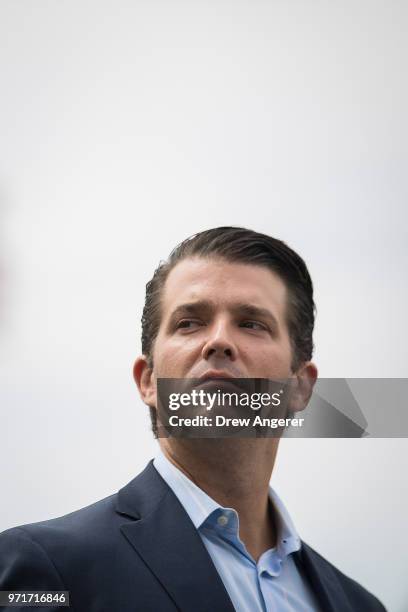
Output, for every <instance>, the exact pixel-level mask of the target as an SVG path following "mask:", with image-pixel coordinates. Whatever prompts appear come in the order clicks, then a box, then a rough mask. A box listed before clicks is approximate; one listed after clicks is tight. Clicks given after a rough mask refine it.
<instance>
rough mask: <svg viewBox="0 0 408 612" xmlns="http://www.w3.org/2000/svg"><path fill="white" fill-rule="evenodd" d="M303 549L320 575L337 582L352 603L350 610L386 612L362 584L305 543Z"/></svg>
mask: <svg viewBox="0 0 408 612" xmlns="http://www.w3.org/2000/svg"><path fill="white" fill-rule="evenodd" d="M302 548H303V552H304V553H305V554H306V556H307V557H308V558H309V559H310V560H312V563H313V565H314V566H315V568H316V571H317V572H318V573H319V575H320V574H321V573H322V572H323V573H324V575H325V576H326V577H328V578H329V580H330V579H331V582H332V583H333V582H334V581H335V582H337V584H338V585H339V587H340V588H341V589H342V591H343V593H344V594H345V596H346V598H347V600H348V602H349V603H350V609H351V610H353V612H354V610H356V611H357V610H364V612H386V609H385V607H384V606H383V604H382V603H381V602H380V601H379V600H378V599H377V597H375V595H373V594H372V593H370V592H369V591H367V589H365V588H364V587H363V586H362V585H361V584H359V583H358V582H356V581H355V580H353V579H352V578H350V577H349V576H347V575H346V574H344V573H343V572H342V571H340V570H339V569H338V568H337V567H335V566H334V565H333V564H332V563H330V561H328V560H327V559H325V558H324V557H323V556H322V555H321V554H319V553H318V552H317V551H316V550H314V549H313V548H312V547H311V546H309V545H308V544H306V543H305V542H303V546H302Z"/></svg>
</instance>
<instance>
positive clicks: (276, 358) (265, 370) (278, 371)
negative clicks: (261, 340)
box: [243, 345, 292, 378]
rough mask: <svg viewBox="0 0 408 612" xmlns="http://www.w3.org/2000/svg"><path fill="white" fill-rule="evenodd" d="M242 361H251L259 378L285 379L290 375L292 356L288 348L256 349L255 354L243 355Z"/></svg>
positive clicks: (276, 346)
mask: <svg viewBox="0 0 408 612" xmlns="http://www.w3.org/2000/svg"><path fill="white" fill-rule="evenodd" d="M243 359H244V360H247V361H249V360H251V361H252V363H253V364H254V366H255V368H254V369H255V371H256V372H257V373H258V374H257V375H258V376H259V377H260V378H287V377H288V376H289V375H290V374H291V362H292V355H291V350H290V347H289V346H288V347H283V346H278V345H275V346H270V345H269V346H267V347H264V348H261V347H257V350H256V351H255V352H252V351H249V352H247V353H245V355H243Z"/></svg>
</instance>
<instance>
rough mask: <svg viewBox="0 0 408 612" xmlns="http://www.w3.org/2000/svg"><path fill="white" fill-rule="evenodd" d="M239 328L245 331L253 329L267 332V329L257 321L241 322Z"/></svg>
mask: <svg viewBox="0 0 408 612" xmlns="http://www.w3.org/2000/svg"><path fill="white" fill-rule="evenodd" d="M240 326H241V327H244V328H245V329H253V330H254V331H268V327H267V326H266V325H265V324H264V323H260V322H259V321H243V322H242V323H241V324H240Z"/></svg>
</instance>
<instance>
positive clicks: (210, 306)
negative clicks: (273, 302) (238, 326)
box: [170, 300, 279, 329]
mask: <svg viewBox="0 0 408 612" xmlns="http://www.w3.org/2000/svg"><path fill="white" fill-rule="evenodd" d="M215 308H216V304H215V303H214V302H211V301H210V300H197V301H196V302H186V303H185V304H180V305H179V306H177V307H176V308H175V310H174V311H173V312H172V313H171V315H170V324H171V323H173V322H175V320H176V319H177V318H178V317H182V316H187V315H196V316H198V315H209V314H211V312H213V311H214V310H215ZM229 310H230V311H231V312H232V313H234V314H235V315H239V316H246V317H255V318H261V319H264V320H265V319H266V320H268V321H269V322H270V323H271V324H272V325H273V327H275V328H276V329H277V328H278V327H279V324H278V320H277V318H276V317H275V315H274V314H273V313H272V312H271V311H270V310H268V308H262V307H260V306H255V305H254V304H249V303H246V302H242V303H238V304H234V305H233V306H231V307H230V308H229Z"/></svg>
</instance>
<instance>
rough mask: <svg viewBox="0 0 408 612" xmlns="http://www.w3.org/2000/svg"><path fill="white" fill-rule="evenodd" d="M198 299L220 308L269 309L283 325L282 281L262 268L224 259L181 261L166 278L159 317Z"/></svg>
mask: <svg viewBox="0 0 408 612" xmlns="http://www.w3.org/2000/svg"><path fill="white" fill-rule="evenodd" d="M201 299H209V300H211V301H212V302H214V304H216V305H218V306H220V307H222V306H225V307H228V305H231V306H232V305H234V303H235V304H236V303H242V302H245V303H250V304H252V305H254V306H258V307H262V308H269V309H270V310H271V311H272V312H273V314H275V316H276V317H277V318H278V320H279V319H282V322H283V320H284V318H285V312H286V303H287V289H286V285H285V284H284V282H283V281H282V279H281V278H280V277H279V276H278V275H277V274H276V273H275V272H273V271H272V270H269V269H268V268H266V267H265V266H261V265H253V264H246V263H231V262H229V261H226V260H225V259H204V258H189V259H184V260H182V261H181V262H179V263H178V264H176V266H175V267H174V268H173V269H172V270H171V272H170V273H169V275H168V277H167V280H166V283H165V286H164V291H163V296H162V316H163V318H166V316H170V315H171V312H172V311H173V310H174V309H175V308H177V306H179V305H180V304H184V303H187V302H193V301H195V300H201Z"/></svg>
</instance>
